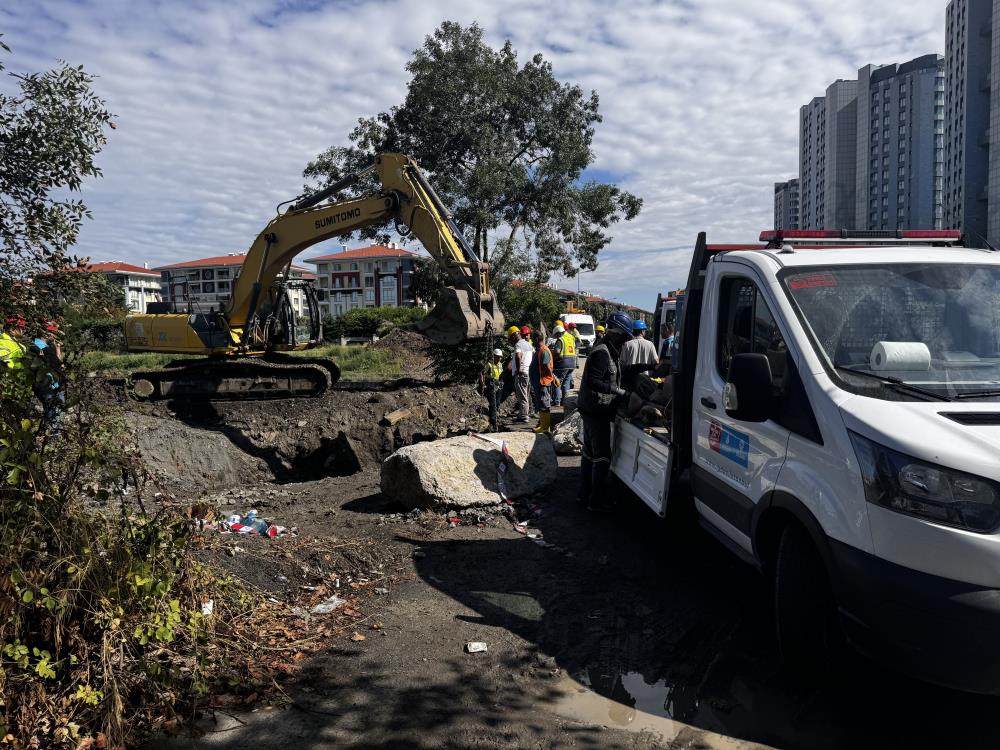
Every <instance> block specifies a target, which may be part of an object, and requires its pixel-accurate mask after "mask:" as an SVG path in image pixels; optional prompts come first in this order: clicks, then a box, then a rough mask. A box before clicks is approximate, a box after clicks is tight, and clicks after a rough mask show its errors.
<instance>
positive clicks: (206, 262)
mask: <svg viewBox="0 0 1000 750" xmlns="http://www.w3.org/2000/svg"><path fill="white" fill-rule="evenodd" d="M246 257H247V254H246V253H229V254H228V255H213V256H212V257H211V258H196V259H195V260H185V261H184V262H182V263H171V264H170V265H169V266H157V267H156V270H157V271H160V270H165V269H171V268H201V267H203V266H238V265H240V264H241V263H243V260H244V259H245V258H246Z"/></svg>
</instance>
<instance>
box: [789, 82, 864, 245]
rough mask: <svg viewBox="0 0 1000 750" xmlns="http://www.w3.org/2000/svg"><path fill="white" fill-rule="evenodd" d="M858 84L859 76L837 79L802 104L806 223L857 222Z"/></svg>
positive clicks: (839, 224)
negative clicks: (823, 92) (855, 201)
mask: <svg viewBox="0 0 1000 750" xmlns="http://www.w3.org/2000/svg"><path fill="white" fill-rule="evenodd" d="M857 88H858V82H857V81H844V80H838V81H834V82H833V83H831V84H830V85H829V86H828V87H827V89H826V96H818V97H816V98H815V99H813V100H812V101H811V102H809V103H808V104H806V105H805V106H803V107H802V108H800V110H799V193H800V198H799V207H800V214H799V222H800V225H801V228H802V229H826V228H830V229H841V228H853V227H854V188H855V173H856V170H857V164H856V163H855V162H856V161H857V106H858V104H857Z"/></svg>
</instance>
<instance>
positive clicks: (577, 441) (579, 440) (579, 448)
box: [552, 411, 583, 456]
mask: <svg viewBox="0 0 1000 750" xmlns="http://www.w3.org/2000/svg"><path fill="white" fill-rule="evenodd" d="M552 445H553V447H554V448H555V451H556V453H558V454H559V455H560V456H579V455H580V454H581V453H583V416H582V415H581V414H580V412H578V411H575V412H573V413H572V414H570V415H569V416H568V417H566V418H564V419H563V421H562V422H560V423H559V424H557V425H556V428H555V430H554V431H553V432H552Z"/></svg>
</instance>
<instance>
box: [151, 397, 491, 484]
mask: <svg viewBox="0 0 1000 750" xmlns="http://www.w3.org/2000/svg"><path fill="white" fill-rule="evenodd" d="M384 387H385V386H384V385H381V384H379V385H372V386H370V390H363V388H365V386H355V388H356V389H355V390H350V391H347V390H337V391H333V392H331V393H329V394H327V395H325V396H322V397H320V398H311V399H281V400H275V401H244V402H240V401H235V402H229V401H224V402H207V401H203V402H198V401H190V402H185V403H175V402H169V401H168V402H159V403H146V404H136V405H135V406H134V407H133V408H134V410H135V412H136V414H135V421H134V425H135V429H136V435H137V442H138V445H139V448H140V451H141V453H142V455H143V457H144V459H145V461H146V463H147V465H148V466H149V467H150V469H151V470H152V471H153V472H154V473H155V474H156V475H157V477H158V478H159V479H160V480H162V481H164V482H167V483H169V484H172V485H175V486H179V488H181V489H184V490H187V491H194V490H203V491H212V490H218V489H224V488H226V487H230V486H233V485H234V484H242V483H246V482H276V483H279V484H283V483H289V482H304V481H310V480H315V479H322V478H324V477H344V476H350V475H353V474H356V473H358V472H361V471H364V470H366V469H371V468H377V467H378V465H379V463H380V462H381V461H382V460H383V459H384V458H386V457H387V456H389V455H390V454H391V453H393V452H394V451H396V450H397V449H399V448H401V447H403V446H404V445H411V444H413V443H417V442H422V441H426V440H434V439H437V438H441V437H447V436H450V435H455V434H461V433H465V432H468V431H469V430H473V429H481V428H483V427H485V419H484V417H483V416H482V414H480V411H481V408H480V407H481V404H482V401H481V399H480V397H479V396H478V395H477V394H476V392H475V389H474V388H473V387H471V386H466V385H457V386H454V385H450V386H435V385H429V384H428V385H418V386H401V387H397V388H394V389H392V388H390V389H388V390H382V388H384Z"/></svg>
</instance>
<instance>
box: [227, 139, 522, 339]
mask: <svg viewBox="0 0 1000 750" xmlns="http://www.w3.org/2000/svg"><path fill="white" fill-rule="evenodd" d="M370 171H374V172H376V173H377V174H378V179H379V182H380V183H381V186H382V189H381V192H380V193H379V194H378V195H373V196H367V197H361V198H355V199H351V200H345V201H337V202H334V203H328V204H324V205H318V204H320V203H322V201H324V200H326V199H328V198H330V197H332V196H334V195H335V194H336V193H337V192H339V191H341V190H344V189H345V188H347V187H349V186H350V185H352V184H355V183H356V182H358V180H360V179H361V178H362V177H363V176H364V175H365V174H367V173H369V172H370ZM390 221H397V222H399V223H401V224H405V225H406V226H407V227H409V229H410V231H411V232H412V233H413V234H414V235H415V236H416V237H417V239H418V240H419V241H420V243H421V244H422V245H423V246H424V248H425V249H426V250H427V252H428V253H430V255H431V257H433V258H434V260H435V261H437V263H438V264H440V265H441V267H442V268H443V269H444V270H445V272H446V273H447V274H448V277H449V279H450V281H451V285H450V286H449V287H448V288H446V289H444V290H442V293H441V295H440V298H439V301H438V304H437V305H436V306H435V307H434V309H433V310H431V312H430V313H429V314H428V315H427V317H426V318H425V319H424V321H422V323H421V328H422V330H423V331H424V333H425V335H427V337H428V338H429V339H431V340H432V341H435V342H437V343H442V344H457V343H460V342H462V341H465V340H467V339H470V338H480V337H483V336H486V335H487V334H488V333H489V332H491V331H492V332H496V333H499V332H500V331H502V330H503V325H504V319H503V313H501V311H500V308H499V305H498V304H497V301H496V297H495V296H494V294H493V293H492V292H491V290H490V285H489V265H488V264H486V263H483V262H482V261H480V260H479V259H478V258H477V257H476V256H475V253H474V252H473V250H472V248H471V247H470V246H469V244H468V242H467V240H466V239H465V237H464V236H463V235H462V233H461V232H460V231H459V230H458V227H457V226H456V225H455V222H454V221H453V220H452V218H451V215H450V213H449V212H448V210H447V208H446V207H445V206H444V204H443V203H442V201H441V200H440V198H438V196H437V195H436V194H435V193H434V190H433V189H432V188H431V186H430V184H429V183H428V182H427V179H426V177H424V175H423V173H422V172H421V171H420V169H419V167H418V166H417V164H416V162H415V161H413V159H411V158H410V157H408V156H406V155H405V154H391V153H387V154H381V155H379V156H377V157H376V159H375V163H374V164H373V165H372V166H371V167H369V168H368V169H366V170H364V171H363V172H361V173H358V174H354V175H350V176H348V177H346V178H344V179H342V180H340V181H338V182H337V183H336V184H334V185H331V186H330V187H328V188H325V189H324V190H322V191H320V192H318V193H315V194H313V195H311V196H308V197H306V198H304V199H302V200H300V201H298V202H297V203H295V204H294V205H293V206H292V207H291V208H290V209H289V210H288V211H286V212H285V213H283V214H280V215H279V216H277V217H275V218H274V219H273V220H272V221H271V222H270V223H269V224H268V225H267V226H266V227H265V228H264V230H263V231H262V232H261V233H260V234H259V235H258V236H257V238H256V239H255V240H254V242H253V245H251V247H250V250H249V251H248V252H247V256H246V259H245V260H244V261H243V267H242V270H241V272H240V277H239V279H238V280H237V281H236V284H235V286H234V289H233V294H232V297H231V298H230V301H229V304H228V306H227V308H226V310H225V311H224V316H225V318H226V320H227V321H228V324H229V330H230V335H231V337H232V344H233V345H234V346H236V347H238V348H240V349H243V350H245V349H247V348H251V349H252V348H256V347H255V344H256V343H257V342H255V341H253V340H252V338H253V331H254V330H256V329H255V322H256V318H257V316H258V314H259V311H260V306H261V302H262V299H263V298H264V296H265V295H266V292H267V290H268V289H269V288H270V286H271V284H272V283H273V282H274V279H275V277H276V276H277V275H278V274H279V273H280V272H281V271H282V270H283V269H284V268H285V267H286V266H287V265H288V264H289V263H290V262H291V260H292V258H294V257H295V256H296V255H297V254H298V253H300V252H301V251H302V250H304V249H306V248H307V247H309V246H311V245H315V244H316V243H318V242H322V241H324V240H327V239H329V238H331V237H336V236H338V235H342V234H347V233H349V232H352V231H354V230H357V229H363V228H365V227H371V226H379V225H383V224H386V223H388V222H390Z"/></svg>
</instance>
